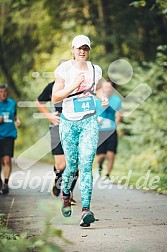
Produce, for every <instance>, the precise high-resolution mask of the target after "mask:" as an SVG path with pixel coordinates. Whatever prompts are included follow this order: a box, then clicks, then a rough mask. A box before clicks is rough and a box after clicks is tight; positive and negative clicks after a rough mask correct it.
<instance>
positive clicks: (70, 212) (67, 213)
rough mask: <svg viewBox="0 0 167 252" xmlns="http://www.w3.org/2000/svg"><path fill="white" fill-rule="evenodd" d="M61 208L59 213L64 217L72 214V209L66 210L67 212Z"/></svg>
mask: <svg viewBox="0 0 167 252" xmlns="http://www.w3.org/2000/svg"><path fill="white" fill-rule="evenodd" d="M63 209H64V208H62V209H61V214H62V215H63V216H64V217H66V218H68V217H70V216H71V214H72V210H70V211H68V212H63Z"/></svg>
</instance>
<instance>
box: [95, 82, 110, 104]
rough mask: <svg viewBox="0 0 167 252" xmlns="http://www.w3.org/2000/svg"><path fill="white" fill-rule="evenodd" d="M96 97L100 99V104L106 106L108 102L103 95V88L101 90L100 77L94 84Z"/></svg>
mask: <svg viewBox="0 0 167 252" xmlns="http://www.w3.org/2000/svg"><path fill="white" fill-rule="evenodd" d="M96 97H97V98H98V99H99V100H101V102H102V106H103V107H105V108H107V107H108V105H109V103H108V98H107V97H106V96H105V95H104V93H103V90H102V79H101V80H99V82H98V83H97V86H96Z"/></svg>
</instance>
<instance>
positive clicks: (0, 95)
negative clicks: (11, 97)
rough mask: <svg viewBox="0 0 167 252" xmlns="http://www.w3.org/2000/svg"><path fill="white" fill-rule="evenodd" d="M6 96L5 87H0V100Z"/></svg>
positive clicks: (3, 99)
mask: <svg viewBox="0 0 167 252" xmlns="http://www.w3.org/2000/svg"><path fill="white" fill-rule="evenodd" d="M7 97H8V91H7V89H6V88H0V101H6V99H7Z"/></svg>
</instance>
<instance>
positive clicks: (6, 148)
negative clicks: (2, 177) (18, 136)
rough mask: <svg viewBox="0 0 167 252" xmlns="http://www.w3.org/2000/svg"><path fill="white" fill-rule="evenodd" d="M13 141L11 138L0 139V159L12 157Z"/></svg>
mask: <svg viewBox="0 0 167 252" xmlns="http://www.w3.org/2000/svg"><path fill="white" fill-rule="evenodd" d="M14 141H15V139H14V138H13V137H6V138H4V139H0V158H2V157H4V156H9V157H13V154H14Z"/></svg>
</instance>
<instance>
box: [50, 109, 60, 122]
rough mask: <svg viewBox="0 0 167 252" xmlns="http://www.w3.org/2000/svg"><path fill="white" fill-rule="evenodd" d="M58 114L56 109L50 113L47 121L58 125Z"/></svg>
mask: <svg viewBox="0 0 167 252" xmlns="http://www.w3.org/2000/svg"><path fill="white" fill-rule="evenodd" d="M58 114H59V112H58V111H56V112H55V113H50V116H49V121H50V122H51V123H52V124H54V125H59V123H60V116H58Z"/></svg>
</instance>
